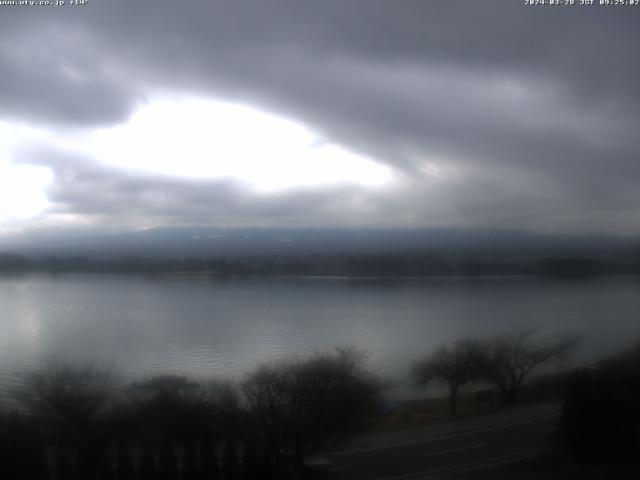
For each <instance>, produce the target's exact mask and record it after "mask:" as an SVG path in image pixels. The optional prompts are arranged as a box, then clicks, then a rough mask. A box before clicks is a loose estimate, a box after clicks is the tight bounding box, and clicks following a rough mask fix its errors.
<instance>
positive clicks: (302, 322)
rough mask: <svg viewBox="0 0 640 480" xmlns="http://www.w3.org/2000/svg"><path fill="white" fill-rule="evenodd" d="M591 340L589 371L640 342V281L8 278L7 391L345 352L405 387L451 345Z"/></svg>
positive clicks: (1, 321) (1, 303) (1, 309)
mask: <svg viewBox="0 0 640 480" xmlns="http://www.w3.org/2000/svg"><path fill="white" fill-rule="evenodd" d="M529 325H533V326H537V327H539V328H540V334H541V335H545V336H546V335H555V334H561V333H565V332H570V333H577V334H582V335H584V338H583V340H582V342H581V343H580V345H579V347H578V348H577V349H576V350H575V352H574V355H573V357H572V358H573V361H574V363H583V362H587V361H590V360H592V359H595V358H598V357H600V356H602V355H605V354H608V353H612V352H615V351H617V350H619V349H622V348H624V347H627V346H630V345H631V344H633V343H634V342H636V341H637V340H638V338H640V278H638V277H606V278H597V279H589V280H576V281H561V280H549V279H541V278H535V277H499V278H498V277H496V278H464V277H455V278H450V277H447V278H425V279H349V278H318V277H314V278H300V277H297V278H291V277H289V278H208V277H207V278H198V277H170V276H167V277H145V276H136V275H131V276H125V275H86V274H78V275H72V274H69V275H58V276H50V275H44V274H43V275H36V274H31V275H21V276H4V277H0V385H2V386H4V387H5V389H6V388H7V387H9V386H11V385H14V384H15V382H16V381H17V380H16V375H15V373H16V372H19V371H24V370H25V369H30V368H34V367H36V366H37V365H39V363H40V362H42V361H44V360H46V359H48V358H66V359H75V360H85V359H93V360H98V361H100V362H109V363H113V364H115V365H116V367H117V368H118V369H120V370H121V371H122V372H124V373H127V374H131V375H135V376H138V375H151V374H154V373H157V372H171V373H184V374H190V375H194V376H196V377H225V378H229V377H238V376H241V375H242V374H243V373H245V372H247V371H249V370H250V369H252V368H253V367H254V366H256V365H258V364H259V363H261V362H264V361H269V360H274V359H278V358H282V357H285V356H290V355H307V354H311V353H313V352H314V351H326V350H328V349H330V348H332V347H333V346H338V345H356V346H358V347H361V348H363V349H365V350H366V351H367V352H369V358H368V366H369V367H370V368H372V369H374V370H375V371H376V372H377V373H378V374H379V375H380V376H382V377H383V378H386V379H390V380H393V381H397V382H401V381H402V380H404V379H405V377H406V374H407V370H408V368H409V366H410V365H411V363H412V362H414V361H415V360H416V359H418V358H420V357H421V356H422V355H424V354H426V353H429V352H430V351H432V350H433V349H435V348H437V347H438V346H439V345H440V344H441V343H442V342H447V341H450V340H454V339H456V338H459V337H463V336H477V337H487V336H490V335H492V334H496V333H500V332H506V331H512V330H514V329H516V328H518V327H523V326H529Z"/></svg>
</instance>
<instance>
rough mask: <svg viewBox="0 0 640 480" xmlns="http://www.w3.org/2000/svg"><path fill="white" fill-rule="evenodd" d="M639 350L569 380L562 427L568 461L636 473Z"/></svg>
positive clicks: (639, 431) (639, 422)
mask: <svg viewBox="0 0 640 480" xmlns="http://www.w3.org/2000/svg"><path fill="white" fill-rule="evenodd" d="M638 405H640V345H638V346H636V347H635V348H634V349H631V350H629V351H628V352H625V353H623V354H620V355H617V356H615V357H612V358H609V359H607V360H605V361H602V362H600V363H599V364H597V365H595V366H594V367H592V368H587V369H581V370H579V371H577V372H575V373H573V374H572V375H571V377H570V378H569V384H568V387H567V392H566V395H565V403H564V407H563V410H562V416H561V421H560V437H561V439H562V443H563V445H564V447H565V448H566V450H567V452H568V454H569V456H570V458H571V459H572V460H573V461H575V462H577V463H581V464H585V465H592V466H615V467H620V466H632V467H635V468H639V467H640V457H639V456H638V452H639V451H640V411H639V410H638Z"/></svg>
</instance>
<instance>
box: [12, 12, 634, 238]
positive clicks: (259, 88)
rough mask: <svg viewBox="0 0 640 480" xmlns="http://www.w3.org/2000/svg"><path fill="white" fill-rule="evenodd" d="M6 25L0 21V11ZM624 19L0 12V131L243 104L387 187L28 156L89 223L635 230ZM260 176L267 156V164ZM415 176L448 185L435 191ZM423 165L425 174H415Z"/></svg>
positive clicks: (629, 24)
mask: <svg viewBox="0 0 640 480" xmlns="http://www.w3.org/2000/svg"><path fill="white" fill-rule="evenodd" d="M5 13H6V15H5ZM639 16H640V8H632V7H627V8H606V7H597V6H596V7H591V8H589V7H580V6H575V7H557V8H550V7H546V8H540V7H538V8H535V7H526V6H524V5H522V3H521V2H514V1H483V2H476V1H448V2H425V1H423V0H399V1H394V2H390V1H387V0H360V1H355V0H325V1H322V2H317V1H303V2H300V1H289V0H277V1H276V0H260V1H257V0H255V1H243V0H235V1H224V2H223V1H215V2H212V1H198V0H194V1H190V2H188V3H187V2H177V1H165V0H155V1H139V2H131V1H119V0H118V1H113V0H112V1H109V2H93V3H91V4H90V5H88V6H86V7H84V8H68V9H67V8H48V9H47V8H38V9H36V8H30V9H28V8H13V9H11V10H3V11H2V16H0V71H1V72H2V78H3V85H2V89H0V108H1V111H2V115H3V116H4V118H9V119H14V120H20V121H26V122H31V123H37V124H43V125H46V124H49V125H58V126H59V125H69V126H87V125H110V124H116V123H118V122H121V121H123V120H124V119H126V118H127V116H128V115H129V114H130V113H131V112H132V111H133V109H134V108H135V106H136V103H137V102H140V101H142V100H144V98H145V97H144V96H145V94H146V93H147V92H149V91H150V90H151V89H169V90H181V91H187V92H194V93H198V94H202V95H207V96H212V97H216V98H225V99H230V100H233V101H239V102H243V103H249V104H252V105H256V106H258V107H260V108H262V109H265V110H267V111H270V112H274V113H277V114H280V115H284V116H287V117H290V118H293V119H296V120H298V121H301V122H303V123H306V124H308V125H310V126H311V127H312V128H314V129H315V130H318V131H319V132H321V133H322V134H323V135H324V136H326V137H327V138H329V139H331V140H332V141H336V142H339V143H342V144H343V145H346V146H348V147H349V148H352V149H354V150H356V151H360V152H364V153H367V154H369V155H371V156H373V157H374V158H376V159H378V160H380V161H382V162H386V163H388V164H389V165H391V166H393V167H394V168H395V169H397V170H398V171H401V172H403V175H405V182H404V184H403V188H402V189H399V190H397V191H392V192H389V191H384V192H382V193H380V192H375V191H368V190H366V189H362V188H355V187H353V188H347V187H332V188H325V189H313V190H299V191H292V192H288V193H282V194H278V195H272V196H269V197H267V198H265V197H264V196H263V197H256V196H255V195H253V194H252V193H251V192H250V191H248V190H247V189H245V188H244V187H243V186H242V185H237V184H233V183H230V182H225V181H217V182H205V181H198V182H196V181H187V180H177V179H170V178H159V177H156V178H150V177H141V176H136V175H133V174H128V173H125V172H122V171H117V170H113V169H108V168H106V167H104V166H103V167H100V166H97V165H96V164H95V163H93V162H92V161H91V160H90V159H73V160H69V159H68V158H67V159H66V160H62V159H61V158H63V156H62V157H61V154H60V153H59V152H48V153H42V152H40V153H39V154H38V155H37V156H36V157H37V158H34V157H33V155H32V156H29V157H28V158H25V159H23V161H28V162H37V163H41V164H42V163H44V164H46V165H48V166H50V168H52V170H53V171H54V173H55V174H56V180H55V183H54V185H53V187H52V189H51V191H50V192H49V195H50V199H51V201H52V202H53V207H52V209H53V210H52V212H51V213H52V214H59V213H61V212H64V213H72V214H76V215H81V216H84V217H86V218H90V219H92V220H91V221H92V222H93V224H94V225H98V224H113V225H122V226H140V225H144V226H152V225H163V224H175V223H190V222H193V223H203V224H214V225H215V224H224V225H287V226H296V225H309V224H312V225H323V226H348V225H352V224H353V225H384V226H412V227H415V226H425V227H430V226H462V227H464V226H480V225H482V226H487V227H515V228H531V229H537V230H607V231H614V232H637V231H638V227H637V225H640V222H639V220H640V218H639V217H640V214H639V213H638V211H639V210H638V206H639V202H640V193H638V192H637V188H636V185H637V183H638V180H640V161H638V160H639V159H638V154H639V152H640V140H638V138H640V136H639V135H638V132H639V131H640V128H639V127H640V93H639V91H638V85H640V81H639V80H640V62H638V60H637V45H638V40H640V33H639V32H640V29H639V28H638V25H640V23H639V19H640V17H639ZM267 161H268V159H267ZM433 168H445V169H454V170H455V172H457V173H456V175H454V176H453V177H452V178H448V179H444V180H442V179H440V180H438V179H437V178H436V177H434V175H432V174H430V173H429V172H430V171H432V170H433ZM430 169H431V170H430Z"/></svg>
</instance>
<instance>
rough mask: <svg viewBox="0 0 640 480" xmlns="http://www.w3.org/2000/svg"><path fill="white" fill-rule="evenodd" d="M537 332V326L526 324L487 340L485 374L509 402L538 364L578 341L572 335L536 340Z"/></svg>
mask: <svg viewBox="0 0 640 480" xmlns="http://www.w3.org/2000/svg"><path fill="white" fill-rule="evenodd" d="M535 333H536V329H534V328H527V329H524V330H520V331H518V332H516V333H513V334H506V335H502V336H499V337H497V338H495V339H493V340H491V341H490V342H488V345H487V352H488V364H487V370H486V374H485V376H486V378H487V379H488V380H489V381H491V382H493V383H494V384H495V385H496V386H497V387H498V389H499V390H500V393H501V395H502V398H503V400H504V402H505V403H506V404H507V405H513V404H514V403H516V400H517V395H518V393H519V392H520V390H521V388H522V385H523V383H524V382H525V380H526V379H527V378H528V377H529V376H530V375H531V374H532V373H533V372H534V371H535V370H536V369H537V368H539V367H541V366H543V365H545V364H550V363H553V362H557V361H559V360H562V359H564V358H565V357H566V355H567V354H568V353H569V351H570V350H571V348H572V347H573V346H574V345H575V344H576V343H577V341H578V337H575V336H570V335H563V336H560V337H556V338H546V339H543V340H538V341H537V340H535V338H534V334H535Z"/></svg>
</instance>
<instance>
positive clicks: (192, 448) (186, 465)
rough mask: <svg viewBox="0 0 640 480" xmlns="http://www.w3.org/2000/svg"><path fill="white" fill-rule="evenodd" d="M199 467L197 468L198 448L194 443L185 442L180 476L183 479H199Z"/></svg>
mask: <svg viewBox="0 0 640 480" xmlns="http://www.w3.org/2000/svg"><path fill="white" fill-rule="evenodd" d="M199 475H200V469H199V468H198V450H197V447H196V443H195V442H194V441H191V442H189V443H187V445H186V446H185V449H184V455H183V457H182V478H183V480H199Z"/></svg>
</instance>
